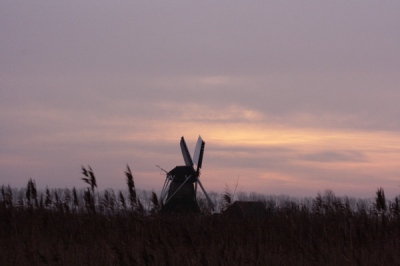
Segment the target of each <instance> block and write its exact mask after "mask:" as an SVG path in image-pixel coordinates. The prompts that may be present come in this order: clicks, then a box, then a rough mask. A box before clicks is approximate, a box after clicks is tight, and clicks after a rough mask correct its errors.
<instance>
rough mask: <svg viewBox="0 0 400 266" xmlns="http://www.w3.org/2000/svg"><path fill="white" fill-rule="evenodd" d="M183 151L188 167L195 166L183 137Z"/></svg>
mask: <svg viewBox="0 0 400 266" xmlns="http://www.w3.org/2000/svg"><path fill="white" fill-rule="evenodd" d="M181 150H182V155H183V160H185V164H186V166H193V161H192V157H190V153H189V150H188V148H187V146H186V142H185V139H184V138H183V137H182V138H181Z"/></svg>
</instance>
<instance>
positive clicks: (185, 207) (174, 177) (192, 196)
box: [160, 136, 214, 213]
mask: <svg viewBox="0 0 400 266" xmlns="http://www.w3.org/2000/svg"><path fill="white" fill-rule="evenodd" d="M180 145H181V150H182V155H183V160H184V161H185V165H183V166H176V167H175V168H174V169H172V170H171V171H169V172H167V171H165V173H166V174H167V176H166V178H165V182H164V186H163V188H162V191H161V196H160V200H161V202H162V203H163V208H162V211H164V212H176V213H188V212H194V213H198V212H200V210H199V206H198V205H197V201H196V194H197V185H199V186H200V188H201V189H202V191H203V193H204V195H205V196H206V198H207V200H208V202H209V204H210V205H211V208H212V209H213V211H214V205H213V203H212V201H211V199H210V197H209V196H208V194H207V192H206V190H205V189H204V187H203V185H202V183H201V182H200V179H199V177H200V169H201V165H202V162H203V155H204V145H205V142H204V141H203V140H202V139H201V137H200V136H199V139H198V140H197V144H196V148H195V151H194V156H193V160H192V157H191V156H190V153H189V150H188V148H187V146H186V142H185V139H184V138H183V137H182V138H181V142H180ZM194 165H196V170H195V168H194Z"/></svg>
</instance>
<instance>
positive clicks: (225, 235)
mask: <svg viewBox="0 0 400 266" xmlns="http://www.w3.org/2000/svg"><path fill="white" fill-rule="evenodd" d="M83 174H84V178H83V179H84V180H83V181H85V182H86V183H87V184H88V188H87V189H85V190H77V189H75V188H72V189H46V190H43V191H37V189H36V184H35V181H33V180H29V181H28V185H27V187H26V188H20V189H16V188H12V187H10V185H7V186H6V185H3V186H1V191H0V265H5V266H6V265H400V207H399V198H398V197H396V198H395V199H393V200H390V201H389V200H387V199H386V198H385V194H384V190H383V189H382V188H379V189H378V190H377V191H376V197H375V198H374V199H371V200H362V199H354V198H348V197H336V196H335V194H334V193H333V192H332V191H330V190H326V191H325V192H324V193H319V194H318V195H317V196H316V197H314V198H305V199H294V198H290V197H285V196H266V195H262V194H255V193H253V194H246V193H236V192H235V191H233V192H232V191H230V190H229V189H227V190H226V191H225V193H223V194H222V195H219V194H217V193H214V196H213V197H212V198H213V201H214V203H215V205H216V206H217V208H216V209H217V212H216V213H211V209H210V206H208V204H207V201H206V200H205V199H204V198H203V197H200V198H199V199H198V201H199V206H200V209H201V211H202V214H197V215H194V214H192V215H191V214H162V213H160V207H161V204H160V203H159V202H158V199H157V195H156V193H155V192H154V191H153V192H143V191H142V192H140V191H138V190H136V188H135V186H134V182H133V176H132V174H131V172H130V169H129V168H128V169H127V171H126V179H127V185H128V189H127V190H124V191H118V192H114V191H113V190H111V189H108V190H105V191H102V192H99V191H98V190H97V184H96V179H95V176H94V173H93V171H92V169H91V168H89V169H85V168H83ZM234 199H239V200H251V201H260V202H262V203H263V206H264V207H265V208H264V210H263V212H262V213H260V215H251V216H250V215H249V216H246V215H238V214H235V213H232V212H229V211H225V210H226V209H227V208H229V206H230V205H231V204H232V203H233V201H234Z"/></svg>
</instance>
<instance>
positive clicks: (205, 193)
mask: <svg viewBox="0 0 400 266" xmlns="http://www.w3.org/2000/svg"><path fill="white" fill-rule="evenodd" d="M197 182H198V183H199V185H200V187H201V190H203V193H204V195H205V196H206V198H207V200H208V203H210V205H211V208H212V210H213V211H215V209H214V203H213V202H212V201H211V199H210V197H209V196H208V194H207V192H206V190H205V189H204V187H203V185H202V184H201V182H200V179H199V178H197Z"/></svg>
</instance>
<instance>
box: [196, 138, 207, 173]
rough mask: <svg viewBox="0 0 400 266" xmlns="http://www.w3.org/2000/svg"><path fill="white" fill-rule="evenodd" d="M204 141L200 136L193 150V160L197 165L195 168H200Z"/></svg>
mask: <svg viewBox="0 0 400 266" xmlns="http://www.w3.org/2000/svg"><path fill="white" fill-rule="evenodd" d="M205 144H206V143H205V142H204V141H203V139H202V138H201V136H199V139H198V140H197V144H196V149H195V150H194V156H193V161H194V163H195V164H196V165H197V169H200V168H201V164H202V162H203V153H204V145H205Z"/></svg>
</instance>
